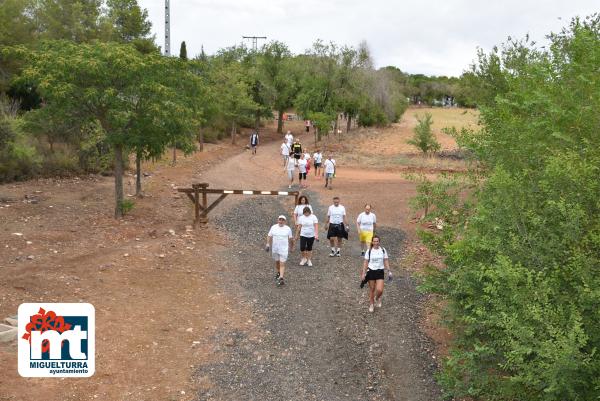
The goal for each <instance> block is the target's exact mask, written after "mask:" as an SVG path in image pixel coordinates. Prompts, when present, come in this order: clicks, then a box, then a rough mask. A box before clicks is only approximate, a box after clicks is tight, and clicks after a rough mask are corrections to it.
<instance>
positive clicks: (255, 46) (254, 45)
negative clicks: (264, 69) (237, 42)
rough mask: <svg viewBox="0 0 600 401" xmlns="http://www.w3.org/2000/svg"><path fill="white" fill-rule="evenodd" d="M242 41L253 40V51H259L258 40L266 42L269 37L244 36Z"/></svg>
mask: <svg viewBox="0 0 600 401" xmlns="http://www.w3.org/2000/svg"><path fill="white" fill-rule="evenodd" d="M242 39H250V40H252V50H254V51H257V50H258V39H264V40H266V39H267V37H266V36H242Z"/></svg>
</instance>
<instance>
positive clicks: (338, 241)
mask: <svg viewBox="0 0 600 401" xmlns="http://www.w3.org/2000/svg"><path fill="white" fill-rule="evenodd" d="M347 227H348V226H347V223H346V208H345V207H344V206H342V205H340V198H338V197H337V196H336V197H334V198H333V205H331V206H329V209H327V224H326V226H325V229H326V230H327V239H329V245H331V253H330V254H329V256H341V255H340V248H341V247H342V239H344V238H346V239H348V231H347V230H346V228H347Z"/></svg>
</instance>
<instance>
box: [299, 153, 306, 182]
mask: <svg viewBox="0 0 600 401" xmlns="http://www.w3.org/2000/svg"><path fill="white" fill-rule="evenodd" d="M307 166H308V161H307V160H306V159H305V158H304V153H302V154H301V155H300V159H298V182H299V183H300V188H306V169H307ZM302 180H304V184H303V183H302Z"/></svg>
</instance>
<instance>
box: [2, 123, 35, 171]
mask: <svg viewBox="0 0 600 401" xmlns="http://www.w3.org/2000/svg"><path fill="white" fill-rule="evenodd" d="M39 167H40V158H39V155H38V154H37V152H36V150H35V148H34V147H33V146H31V145H29V144H28V143H27V138H26V137H25V135H24V134H23V133H22V132H21V131H20V129H19V127H18V120H17V119H12V118H0V182H10V181H15V180H23V179H26V178H29V177H32V176H33V175H35V174H36V173H37V172H38V171H39Z"/></svg>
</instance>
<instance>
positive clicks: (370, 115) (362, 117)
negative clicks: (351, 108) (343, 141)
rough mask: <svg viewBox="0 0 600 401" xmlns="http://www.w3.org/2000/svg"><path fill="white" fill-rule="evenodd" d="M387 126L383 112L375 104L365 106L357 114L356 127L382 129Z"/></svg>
mask: <svg viewBox="0 0 600 401" xmlns="http://www.w3.org/2000/svg"><path fill="white" fill-rule="evenodd" d="M388 124H389V120H388V119H387V116H386V115H385V112H384V111H383V110H382V109H381V108H380V107H379V106H377V105H376V104H373V103H369V104H366V105H365V106H363V107H362V108H361V109H360V111H359V112H358V125H359V126H361V127H375V126H376V127H383V126H386V125H388Z"/></svg>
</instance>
